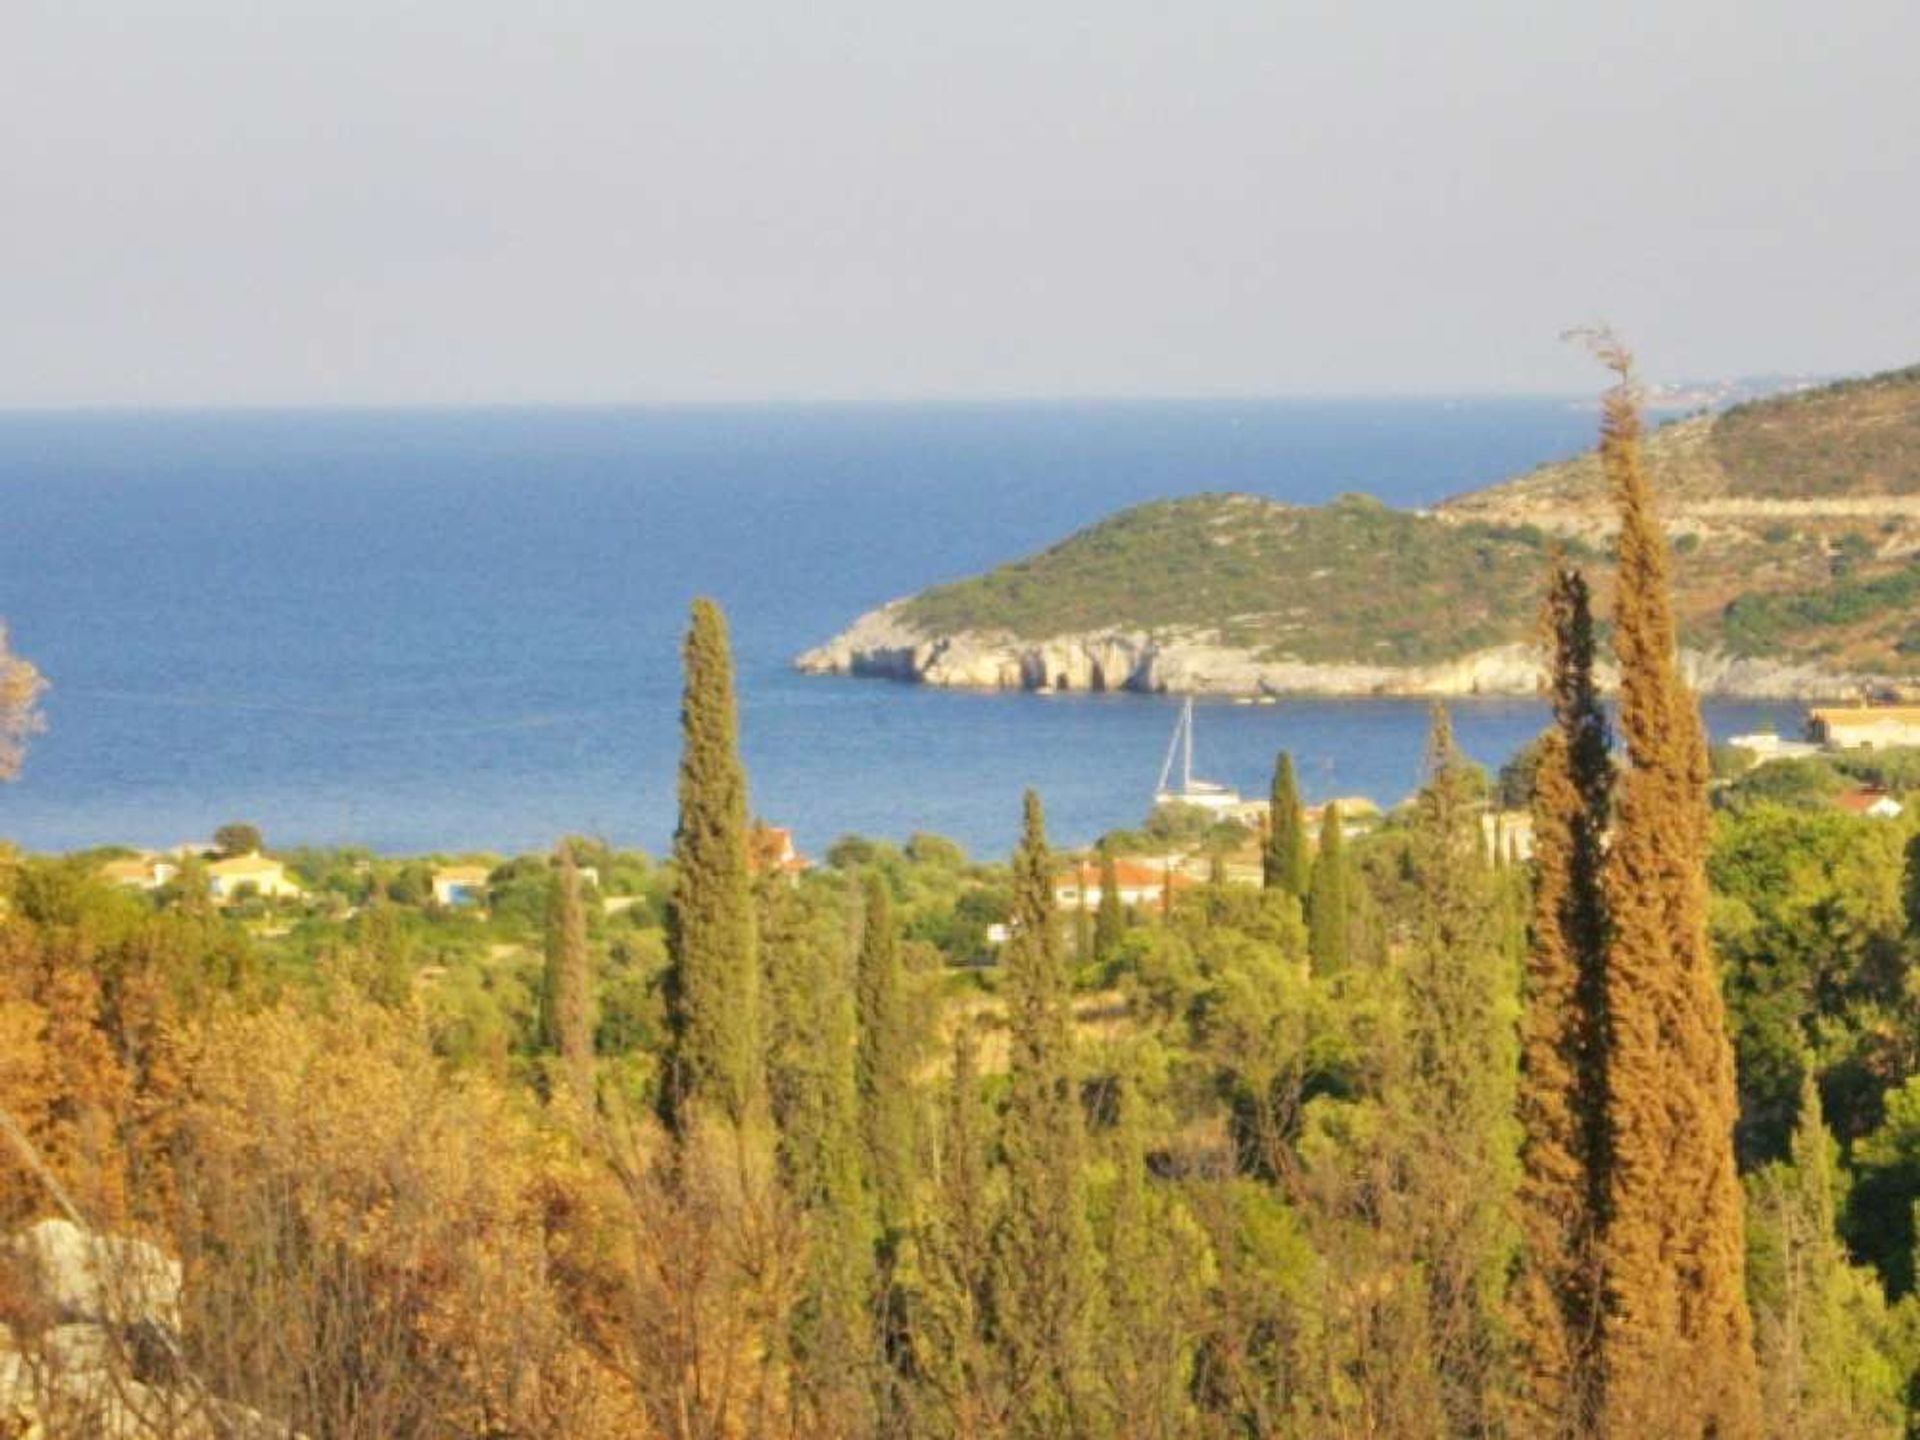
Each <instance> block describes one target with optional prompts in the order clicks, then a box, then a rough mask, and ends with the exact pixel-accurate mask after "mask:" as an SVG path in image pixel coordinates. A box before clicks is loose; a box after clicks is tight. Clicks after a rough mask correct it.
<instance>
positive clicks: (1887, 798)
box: [1833, 790, 1904, 820]
mask: <svg viewBox="0 0 1920 1440" xmlns="http://www.w3.org/2000/svg"><path fill="white" fill-rule="evenodd" d="M1833 803H1834V806H1835V807H1836V808H1837V809H1841V810H1845V811H1846V812H1847V813H1848V814H1850V815H1865V816H1867V817H1869V818H1870V819H1874V820H1898V819H1899V818H1900V816H1901V815H1902V814H1903V813H1904V811H1903V807H1902V806H1901V804H1900V802H1899V801H1898V800H1896V799H1894V798H1893V797H1892V796H1891V795H1888V794H1887V793H1885V792H1884V791H1881V790H1849V791H1848V792H1847V793H1846V794H1844V795H1836V796H1835V797H1834V801H1833Z"/></svg>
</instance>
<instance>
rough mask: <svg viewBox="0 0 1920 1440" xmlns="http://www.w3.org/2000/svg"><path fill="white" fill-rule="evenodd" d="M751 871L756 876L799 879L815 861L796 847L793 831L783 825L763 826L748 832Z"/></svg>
mask: <svg viewBox="0 0 1920 1440" xmlns="http://www.w3.org/2000/svg"><path fill="white" fill-rule="evenodd" d="M747 868H748V869H750V870H751V871H752V872H753V873H754V874H755V875H784V876H786V877H787V878H788V879H790V880H797V879H798V878H799V877H800V876H801V874H802V873H804V872H805V871H807V870H810V869H812V868H813V862H812V861H811V860H809V859H807V857H806V856H804V855H802V854H801V853H800V852H799V851H798V850H796V849H795V848H794V845H793V831H791V830H788V829H786V828H785V827H783V826H779V825H759V824H756V825H755V826H754V827H753V829H751V830H749V831H748V832H747Z"/></svg>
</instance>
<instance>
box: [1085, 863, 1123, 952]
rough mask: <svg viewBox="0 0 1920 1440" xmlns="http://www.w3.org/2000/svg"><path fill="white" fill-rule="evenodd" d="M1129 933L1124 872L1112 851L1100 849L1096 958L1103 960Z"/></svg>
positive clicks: (1094, 927)
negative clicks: (1122, 883) (1122, 880)
mask: <svg viewBox="0 0 1920 1440" xmlns="http://www.w3.org/2000/svg"><path fill="white" fill-rule="evenodd" d="M1126 936H1127V907H1126V905H1125V903H1124V902H1123V901H1122V900H1121V899H1120V873H1119V867H1118V866H1117V865H1115V863H1114V859H1113V856H1112V854H1111V853H1110V852H1108V851H1106V850H1102V851H1101V852H1100V909H1099V911H1098V912H1097V913H1096V914H1095V915H1094V917H1093V958H1094V959H1095V960H1097V961H1099V962H1100V963H1102V964H1105V963H1106V962H1107V961H1109V960H1111V959H1112V958H1113V957H1114V955H1115V954H1117V953H1118V952H1119V949H1120V942H1121V941H1122V940H1124V939H1126Z"/></svg>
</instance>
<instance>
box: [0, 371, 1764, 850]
mask: <svg viewBox="0 0 1920 1440" xmlns="http://www.w3.org/2000/svg"><path fill="white" fill-rule="evenodd" d="M1594 427H1595V416H1594V414H1593V412H1592V410H1591V409H1590V408H1587V407H1583V406H1580V405H1578V404H1576V403H1573V402H1570V401H1567V400H1562V399H1553V398H1546V399H1537V398H1520V399H1492V400H1490V399H1461V400H1451V401H1449V400H1417V401H1412V400H1346V401H1311V402H1309V401H1264V400H1263V401H1227V400H1222V401H1208V402H1166V403H1044V404H1043V403H1031V404H1006V405H977V406H975V405H967V406H962V405H945V406H889V407H871V408H859V407H848V408H823V407H780V408H744V407H743V408H731V407H709V408H698V409H667V410H656V409H580V410H512V409H502V410H479V411H333V412H317V411H304V412H244V413H239V412H236V413H211V412H209V413H180V414H146V413H118V412H69V413H60V414H12V415H0V616H3V617H5V619H6V620H7V622H8V623H9V624H10V626H11V629H12V632H13V641H14V646H15V648H16V649H17V650H18V651H19V652H20V653H22V654H24V655H27V656H28V657H30V658H31V659H33V660H34V661H35V662H36V663H37V664H38V665H39V666H40V667H41V669H42V670H43V671H44V672H45V673H46V674H47V676H48V677H49V678H50V679H51V680H52V681H53V684H54V689H53V690H52V692H51V693H50V695H49V697H48V701H47V704H46V715H47V720H48V728H47V731H46V733H45V734H44V735H42V736H41V737H39V739H38V740H37V742H36V743H35V745H34V747H33V749H32V752H31V754H30V756H29V760H28V764H27V767H26V770H25V773H24V774H23V775H22V777H21V778H20V779H19V781H18V782H16V783H14V784H12V785H8V786H3V787H0V837H5V838H8V839H11V840H13V841H15V842H16V843H18V844H21V845H23V846H25V847H27V848H29V849H33V850H64V849H70V848H77V847H81V846H88V845H96V844H105V843H127V844H136V845H165V844H172V843H176V842H179V841H181V840H185V839H191V838H201V837H204V836H206V835H207V834H208V833H209V832H211V831H212V829H213V828H214V827H216V826H217V825H219V824H220V823H222V822H224V821H228V820H233V819H246V820H250V821H253V822H255V823H257V824H259V825H260V826H261V827H262V828H263V829H264V830H265V832H266V835H267V838H268V841H269V843H270V844H280V845H292V844H299V843H313V844H336V843H339V844H356V845H367V846H371V847H373V848H375V849H377V850H380V851H385V852H393V853H399V852H426V851H456V850H477V849H490V850H497V851H516V850H521V849H530V848H535V847H540V846H544V845H547V844H549V843H551V842H552V840H553V839H555V838H556V837H557V836H559V835H561V834H565V833H575V832H584V833H592V834H598V835H603V836H606V837H607V838H609V839H611V840H613V841H615V842H616V843H621V844H632V845H639V846H642V847H644V848H647V849H651V850H655V851H658V850H661V849H662V848H664V847H665V845H666V844H667V842H668V839H669V836H670V835H671V832H672V827H673V804H674V778H675V777H674V768H675V760H676V754H677V744H678V740H677V732H676V725H677V717H676V708H677V704H678V687H679V671H678V664H679V661H678V646H679V640H680V634H681V631H682V628H683V626H684V623H685V614H686V607H687V603H688V601H689V600H690V599H691V598H692V597H693V596H695V595H700V594H706V595H711V596H714V597H716V598H717V599H719V600H720V601H721V602H722V604H723V605H724V606H725V608H726V611H727V614H728V615H729V617H730V620H731V625H732V631H733V640H734V646H735V656H736V661H737V665H738V681H739V689H740V699H741V708H742V726H743V743H744V749H745V755H746V760H747V765H748V771H749V776H750V782H751V787H752V805H753V808H754V810H755V812H756V813H758V814H760V815H762V816H764V817H766V818H767V819H769V820H771V821H773V822H776V823H781V824H788V825H792V826H793V827H795V829H796V830H797V832H798V837H799V840H800V843H801V845H802V847H803V848H805V849H808V850H811V851H815V852H817V851H819V850H821V849H823V848H825V846H826V845H827V844H828V843H829V842H831V841H832V840H833V839H834V838H835V837H837V836H839V835H842V834H846V833H851V832H857V833H861V834H867V835H874V836H884V837H891V838H896V839H899V838H904V837H905V836H907V835H909V834H911V833H912V832H914V831H917V830H927V831H934V832H937V833H941V834H945V835H949V836H951V837H953V838H955V839H957V840H959V841H961V842H962V843H963V844H965V845H966V846H967V847H968V848H969V849H970V850H972V851H973V852H974V853H976V854H980V855H992V854H997V853H1000V852H1003V851H1005V850H1006V849H1007V847H1008V846H1009V845H1010V843H1011V841H1012V838H1013V835H1014V832H1015V829H1016V826H1017V821H1018V816H1019V804H1020V792H1021V790H1022V788H1023V787H1026V786H1029V785H1031V786H1034V787H1037V788H1038V789H1039V791H1040V792H1041V795H1042V797H1043V798H1044V800H1045V801H1046V804H1047V808H1048V814H1049V818H1050V825H1051V829H1052V832H1053V835H1054V837H1055V839H1056V841H1058V842H1060V843H1076V842H1082V841H1085V840H1088V839H1090V838H1092V837H1093V836H1095V835H1097V834H1098V833H1100V832H1101V831H1103V830H1106V829H1110V828H1113V827H1115V826H1120V825H1129V824H1133V823H1137V822H1138V821H1139V820H1140V819H1141V817H1142V815H1143V813H1144V811H1145V809H1146V807H1147V800H1148V795H1149V792H1150V790H1151V788H1152V786H1153V783H1154V780H1155V778H1156V776H1157V773H1158V770H1159V766H1160V761H1161V757H1162V754H1163V752H1164V750H1165V746H1166V742H1167V738H1168V734H1169V731H1170V729H1171V727H1172V724H1173V721H1174V718H1175V713H1176V712H1175V702H1173V701H1170V700H1165V699H1161V698H1157V697H1144V696H1134V695H1104V696H1094V695H1086V696H1061V695H1051V696H1036V695H981V694H959V693H946V692H940V691H934V690H924V689H917V688H913V687H908V686H902V685H896V684H890V683H886V682H879V681H855V680H838V679H818V678H806V677H802V676H800V675H797V674H795V673H794V672H793V671H792V670H791V669H790V668H789V662H790V660H791V658H792V656H793V655H794V654H795V653H796V652H798V651H799V650H801V649H803V648H805V647H806V646H808V645H811V644H814V643H817V642H818V641H820V640H823V639H825V638H826V637H827V636H829V635H831V634H833V633H834V632H835V631H837V630H839V629H840V628H841V627H842V626H844V625H845V624H846V623H847V622H848V621H850V620H851V619H852V618H853V617H854V616H855V615H857V614H858V613H859V612H861V611H863V610H865V609H867V608H869V607H871V606H873V605H875V604H878V603H879V602H881V601H884V600H887V599H889V598H892V597H894V596H897V595H901V594H906V593H908V592H911V591H913V590H916V589H919V588H920V587H922V586H924V585H927V584H930V583H932V582H934V581H938V580H944V579H951V578H956V577H959V576H963V575H966V574H969V573H972V572H974V571H977V570H980V569H983V568H985V567H988V566H990V565H993V564H995V563H998V562H1000V561H1002V560H1006V559H1009V558H1012V557H1014V556H1017V555H1020V554H1024V553H1027V552H1030V551H1032V550H1035V549H1038V548H1040V547H1042V546H1045V545H1047V544H1049V543H1051V542H1053V541H1055V540H1058V539H1060V538H1062V537H1063V536H1065V535H1067V534H1068V533H1070V532H1071V531H1072V530H1074V529H1076V528H1078V527H1080V526H1082V525H1085V524H1087V523H1089V522H1090V521H1093V520H1096V519H1098V518H1100V517H1101V516H1103V515H1106V514H1108V513H1110V512H1111V511H1113V510H1115V509H1118V508H1119V507H1121V506H1124V505H1129V504H1132V503H1135V502H1138V501H1142V500H1147V499H1153V498H1159V497H1164V496H1171V495H1179V494H1188V493H1193V492H1198V491H1208V490H1214V491H1217V490H1244V491H1252V492H1256V493H1259V494H1264V495H1270V496H1274V497H1276V498H1279V499H1285V500H1295V501H1318V500H1324V499H1327V498H1330V497H1332V496H1334V495H1337V494H1339V493H1342V492H1345V491H1365V492H1369V493H1372V494H1375V495H1378V496H1380V497H1382V498H1384V499H1386V500H1388V501H1390V502H1394V503H1399V504H1420V503H1425V502H1429V501H1433V500H1437V499H1440V498H1442V497H1444V496H1446V495H1448V494H1452V493H1455V492H1457V491H1460V490H1463V489H1468V488H1471V487H1474V486H1477V485H1481V484H1485V483H1489V482H1491V481H1493V480H1497V479H1500V478H1502V477H1504V476H1506V475H1508V474H1511V473H1513V472H1515V471H1518V470H1521V469H1524V468H1526V467H1528V466H1531V465H1533V464H1535V463H1538V462H1540V461H1544V460H1549V459H1553V458H1557V457H1560V456H1564V455H1568V454H1571V453H1574V452H1576V451H1578V450H1580V449H1582V448H1584V447H1586V446H1587V445H1588V444H1589V443H1590V441H1591V437H1592V434H1593V431H1594ZM1797 718H1798V717H1797V713H1796V712H1794V711H1793V709H1792V707H1778V706H1775V707H1765V706H1758V705H1724V704H1722V705H1714V706H1712V707H1710V710H1709V722H1710V724H1711V726H1712V727H1713V729H1714V730H1715V731H1716V733H1725V732H1728V731H1730V730H1737V729H1744V728H1751V727H1752V726H1754V725H1756V724H1760V723H1763V722H1765V721H1767V720H1769V719H1771V720H1775V721H1778V722H1779V723H1782V724H1786V725H1791V724H1793V723H1795V721H1796V720H1797ZM1455 721H1456V725H1457V728H1458V731H1459V734H1460V737H1461V740H1462V742H1463V744H1464V745H1465V747H1466V748H1467V749H1468V750H1469V751H1470V752H1471V753H1472V754H1473V755H1474V756H1475V757H1477V758H1479V759H1481V760H1483V761H1485V762H1488V763H1489V764H1497V763H1498V762H1499V761H1500V760H1501V759H1503V758H1504V757H1505V756H1506V755H1508V754H1509V753H1511V751H1512V750H1514V749H1515V748H1516V747H1517V746H1519V745H1520V744H1521V743H1522V742H1523V741H1525V740H1526V739H1527V738H1528V737H1529V736H1530V735H1531V734H1532V733H1534V732H1535V731H1536V730H1537V729H1538V727H1539V725H1540V723H1541V712H1540V710H1539V707H1538V706H1537V705H1535V704H1534V703H1532V702H1527V701H1491V700H1490V701H1473V702H1463V703H1460V704H1458V705H1457V706H1456V707H1455ZM1424 726H1425V714H1424V710H1423V707H1422V706H1421V705H1420V704H1418V703H1410V702H1395V701H1384V700H1364V701H1333V700H1325V701H1319V700H1316V701H1307V700H1301V701H1291V702H1284V703H1282V704H1280V705H1277V706H1271V707H1248V706H1235V705H1231V704H1228V703H1219V704H1203V705H1202V706H1201V707H1200V709H1199V719H1198V723H1197V727H1196V728H1197V732H1198V755H1197V764H1196V769H1197V770H1198V771H1199V772H1201V773H1204V774H1206V775H1207V776H1208V777H1209V778H1211V779H1215V780H1219V781H1223V782H1226V783H1229V784H1232V785H1235V786H1237V787H1239V788H1241V789H1243V790H1245V791H1247V792H1248V793H1257V792H1259V791H1260V790H1261V789H1262V787H1263V786H1264V784H1265V779H1266V776H1267V774H1268V772H1269V769H1270V767H1271V764H1272V759H1273V754H1274V752H1275V751H1276V750H1278V749H1280V748H1283V747H1284V748H1286V749H1289V750H1291V751H1292V752H1293V753H1294V755H1295V757H1296V761H1297V763H1298V765H1299V768H1300V771H1301V775H1302V782H1303V786H1304V789H1305V791H1306V793H1307V795H1308V797H1309V798H1314V797H1319V796H1326V795H1331V794H1355V793H1360V794H1367V795H1371V796H1373V797H1374V798H1376V799H1377V800H1380V801H1382V802H1390V801H1393V800H1395V799H1398V798H1399V797H1401V796H1402V795H1404V794H1406V793H1407V792H1408V791H1409V790H1410V789H1411V788H1412V786H1413V785H1414V783H1415V780H1416V775H1417V771H1418V766H1419V761H1420V752H1421V736H1422V732H1423V729H1424Z"/></svg>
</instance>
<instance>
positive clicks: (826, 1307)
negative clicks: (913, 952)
mask: <svg viewBox="0 0 1920 1440" xmlns="http://www.w3.org/2000/svg"><path fill="white" fill-rule="evenodd" d="M841 933H842V936H844V934H845V932H844V931H842V932H841ZM798 954H799V956H800V957H802V963H803V964H804V965H805V966H806V978H807V981H808V983H807V986H806V989H807V994H806V996H805V999H804V1001H803V1004H804V1005H805V1006H806V1009H807V1010H808V1012H809V1015H810V1020H811V1024H810V1025H809V1027H808V1034H807V1036H806V1037H805V1038H804V1039H803V1040H802V1041H801V1044H802V1046H803V1047H804V1053H803V1057H802V1066H801V1069H800V1073H799V1075H798V1077H797V1079H798V1086H799V1089H800V1091H801V1095H800V1097H799V1103H798V1105H797V1107H796V1110H797V1112H798V1115H799V1116H803V1117H804V1125H805V1130H804V1133H802V1132H801V1131H798V1130H796V1131H795V1132H793V1133H790V1134H789V1135H787V1136H786V1137H785V1139H786V1143H787V1146H788V1149H789V1152H790V1153H791V1154H792V1156H793V1159H794V1160H795V1161H797V1162H799V1163H798V1167H797V1169H804V1172H805V1173H806V1175H807V1178H808V1182H809V1183H808V1188H807V1189H806V1190H805V1191H803V1192H801V1193H800V1194H799V1195H798V1197H797V1198H799V1200H800V1201H801V1204H802V1205H803V1207H804V1210H805V1233H806V1253H805V1265H806V1271H805V1275H804V1278H803V1281H802V1285H801V1291H800V1299H799V1305H798V1306H797V1308H796V1313H795V1315H794V1350H795V1359H796V1361H797V1363H798V1374H797V1377H796V1378H797V1381H798V1389H799V1391H800V1395H799V1399H800V1402H801V1415H802V1420H803V1428H804V1430H805V1431H806V1432H807V1433H811V1434H821V1435H826V1434H839V1435H861V1434H865V1433H868V1432H869V1431H870V1429H871V1420H872V1416H873V1414H874V1408H875V1406H876V1404H877V1403H878V1402H879V1400H880V1398H881V1395H882V1394H883V1393H884V1391H877V1390H876V1386H875V1379H876V1377H877V1376H878V1375H879V1374H880V1373H881V1372H880V1367H879V1365H878V1363H877V1361H878V1353H879V1346H878V1341H877V1338H876V1336H875V1334H874V1328H873V1313H872V1296H873V1288H874V1265H873V1246H872V1228H873V1227H872V1219H871V1210H870V1207H869V1206H868V1204H867V1203H866V1192H865V1187H864V1178H865V1177H864V1175H863V1173H862V1171H863V1167H862V1165H861V1150H862V1145H861V1136H860V1128H861V1127H860V1122H861V1119H862V1116H861V1113H860V1103H859V1084H858V1079H857V1077H856V1070H857V1059H856V1055H857V1047H856V1034H855V1029H856V1021H855V1016H854V998H853V995H852V994H851V993H850V992H851V990H852V988H853V987H851V986H849V985H848V983H847V981H848V978H849V977H848V975H847V968H848V966H847V959H848V957H847V947H846V945H845V943H844V939H843V940H842V942H841V943H839V944H835V945H820V944H815V945H810V946H809V945H803V946H802V948H801V949H800V951H799V952H798ZM802 1147H805V1150H806V1153H805V1154H801V1153H800V1151H801V1149H802Z"/></svg>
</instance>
